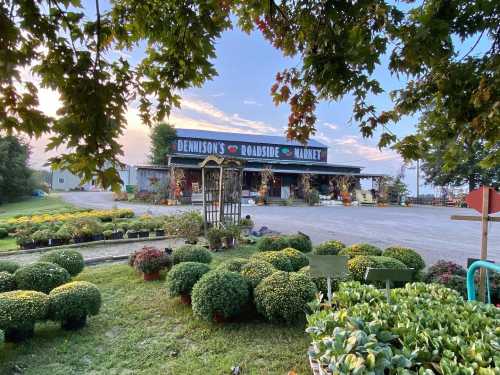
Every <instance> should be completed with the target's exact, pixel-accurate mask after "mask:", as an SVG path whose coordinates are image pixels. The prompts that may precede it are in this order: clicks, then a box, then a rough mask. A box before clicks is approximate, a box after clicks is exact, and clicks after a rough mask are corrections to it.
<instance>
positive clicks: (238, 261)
mask: <svg viewBox="0 0 500 375" xmlns="http://www.w3.org/2000/svg"><path fill="white" fill-rule="evenodd" d="M248 262H249V259H247V258H232V259H229V260H226V261H225V262H222V263H221V264H219V265H218V266H217V269H223V270H227V271H232V272H240V271H241V269H242V268H243V266H244V265H245V264H247V263H248Z"/></svg>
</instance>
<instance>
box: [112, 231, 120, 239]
mask: <svg viewBox="0 0 500 375" xmlns="http://www.w3.org/2000/svg"><path fill="white" fill-rule="evenodd" d="M111 239H112V240H121V239H123V232H116V233H113V234H112V235H111Z"/></svg>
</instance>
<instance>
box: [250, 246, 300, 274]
mask: <svg viewBox="0 0 500 375" xmlns="http://www.w3.org/2000/svg"><path fill="white" fill-rule="evenodd" d="M251 259H253V260H263V261H264V262H268V263H271V264H272V265H273V266H274V267H275V268H276V269H278V270H280V271H286V272H292V271H293V266H292V262H290V259H289V258H288V256H287V255H286V254H285V253H283V252H281V251H264V252H262V253H257V254H254V255H253V256H252V258H251Z"/></svg>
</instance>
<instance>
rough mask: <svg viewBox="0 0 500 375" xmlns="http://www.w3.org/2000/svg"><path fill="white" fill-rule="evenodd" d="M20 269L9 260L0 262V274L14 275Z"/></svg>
mask: <svg viewBox="0 0 500 375" xmlns="http://www.w3.org/2000/svg"><path fill="white" fill-rule="evenodd" d="M19 267H21V266H20V265H19V264H18V263H16V262H12V261H10V260H0V272H8V273H14V272H16V271H17V269H18V268H19Z"/></svg>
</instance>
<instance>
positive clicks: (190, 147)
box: [172, 138, 327, 162]
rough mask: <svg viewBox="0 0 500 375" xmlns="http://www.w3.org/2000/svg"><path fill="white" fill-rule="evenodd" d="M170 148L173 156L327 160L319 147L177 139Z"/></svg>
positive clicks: (324, 150) (323, 149) (324, 152)
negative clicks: (215, 155)
mask: <svg viewBox="0 0 500 375" xmlns="http://www.w3.org/2000/svg"><path fill="white" fill-rule="evenodd" d="M172 148H173V150H174V154H188V155H212V154H217V155H223V156H234V157H239V158H245V159H278V160H303V161H321V162H326V160H327V149H326V148H320V147H304V146H286V145H273V144H266V143H246V142H227V141H214V140H205V139H194V138H178V139H177V140H176V141H175V142H174V144H173V145H172Z"/></svg>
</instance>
